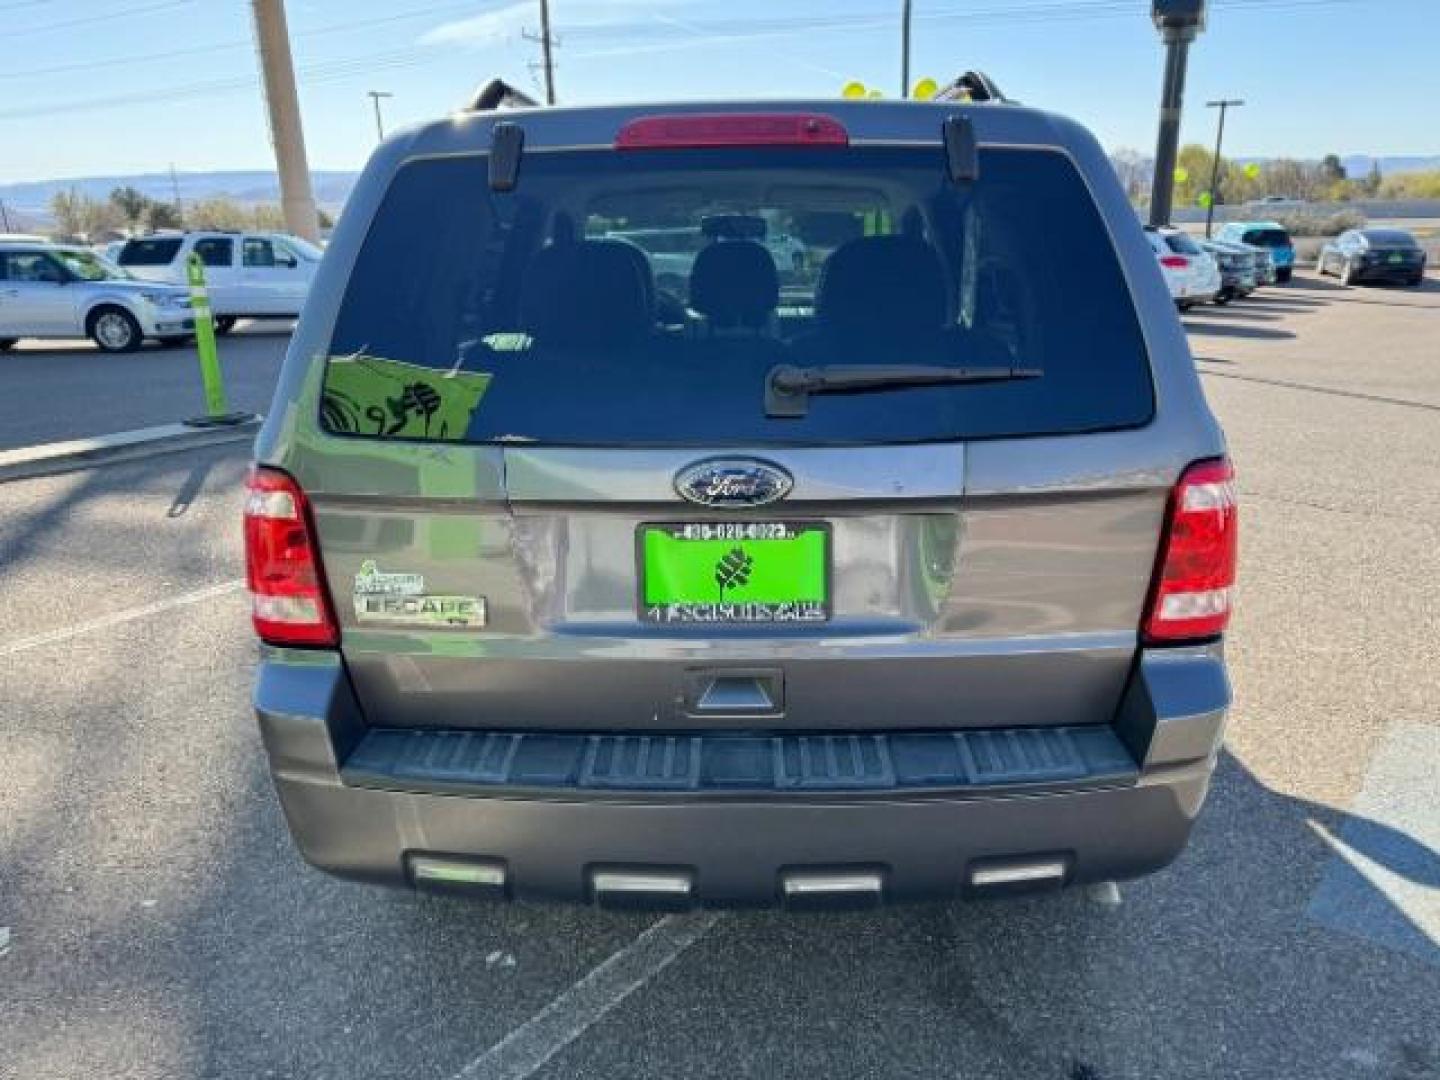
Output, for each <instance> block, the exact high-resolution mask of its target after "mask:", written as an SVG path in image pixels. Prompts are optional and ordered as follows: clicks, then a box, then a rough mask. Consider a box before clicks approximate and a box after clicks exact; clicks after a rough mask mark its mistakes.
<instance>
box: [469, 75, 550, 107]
mask: <svg viewBox="0 0 1440 1080" xmlns="http://www.w3.org/2000/svg"><path fill="white" fill-rule="evenodd" d="M539 104H540V103H539V102H538V101H536V100H535V99H534V98H532V97H531V96H530V95H529V94H527V93H525V92H524V91H523V90H516V89H515V87H513V86H511V85H510V84H509V83H507V82H506V81H505V80H504V79H491V80H490V81H489V82H487V83H486V84H485V85H484V86H482V87H480V89H479V90H476V91H475V96H474V97H472V98H471V99H470V104H468V105H466V106H465V110H464V111H465V112H491V111H493V110H495V109H526V108H533V107H535V106H537V105H539Z"/></svg>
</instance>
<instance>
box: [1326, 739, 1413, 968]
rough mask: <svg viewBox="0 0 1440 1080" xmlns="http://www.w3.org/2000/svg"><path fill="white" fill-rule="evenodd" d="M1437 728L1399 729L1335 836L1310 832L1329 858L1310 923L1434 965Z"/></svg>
mask: <svg viewBox="0 0 1440 1080" xmlns="http://www.w3.org/2000/svg"><path fill="white" fill-rule="evenodd" d="M1437 760H1440V728H1436V727H1434V726H1433V725H1431V724H1419V723H1416V724H1403V725H1400V726H1397V727H1396V728H1394V729H1393V730H1392V731H1391V732H1390V733H1389V735H1388V736H1387V737H1386V739H1385V741H1384V743H1382V744H1381V746H1380V748H1379V749H1378V751H1377V752H1376V754H1375V758H1374V760H1373V761H1372V762H1371V763H1370V768H1369V770H1368V772H1367V775H1366V777H1365V786H1364V787H1363V788H1362V789H1361V791H1360V794H1359V795H1358V796H1357V797H1356V799H1355V805H1354V807H1353V808H1352V809H1351V811H1350V813H1349V814H1347V815H1346V816H1345V819H1344V821H1343V823H1342V824H1341V826H1340V828H1339V830H1338V832H1331V831H1330V830H1328V829H1326V828H1325V827H1323V826H1322V825H1320V824H1319V823H1318V822H1313V821H1312V822H1311V828H1312V829H1314V830H1315V832H1316V833H1317V834H1318V835H1319V836H1320V838H1321V839H1322V840H1324V841H1325V842H1326V843H1327V844H1328V845H1329V846H1330V847H1331V849H1332V850H1333V851H1334V852H1335V855H1334V857H1332V858H1331V860H1330V862H1329V864H1328V865H1327V866H1326V870H1325V876H1324V877H1323V878H1321V880H1320V884H1319V886H1318V887H1317V888H1316V889H1315V892H1314V894H1313V895H1312V896H1311V898H1310V906H1309V908H1308V909H1307V912H1306V913H1307V914H1308V915H1309V917H1310V918H1311V919H1313V920H1315V921H1316V922H1319V923H1322V924H1324V925H1325V926H1328V927H1331V928H1332V929H1335V930H1340V931H1343V932H1344V933H1347V934H1352V935H1354V936H1356V937H1360V938H1365V939H1368V940H1369V941H1372V942H1374V943H1375V944H1377V945H1383V946H1385V947H1386V948H1389V949H1394V950H1396V951H1398V952H1405V953H1409V954H1411V955H1412V956H1416V957H1418V958H1419V959H1421V960H1425V961H1427V962H1429V963H1431V964H1437V965H1440V794H1437V792H1436V790H1435V762H1436V761H1437Z"/></svg>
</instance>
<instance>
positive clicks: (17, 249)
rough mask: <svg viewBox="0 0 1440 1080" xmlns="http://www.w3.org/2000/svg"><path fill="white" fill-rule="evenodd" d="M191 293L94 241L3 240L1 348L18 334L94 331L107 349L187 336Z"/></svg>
mask: <svg viewBox="0 0 1440 1080" xmlns="http://www.w3.org/2000/svg"><path fill="white" fill-rule="evenodd" d="M194 329H195V323H194V319H193V317H192V315H191V312H190V294H189V292H188V291H187V290H185V289H182V288H177V287H176V286H174V285H162V284H156V283H154V282H149V281H137V280H135V279H134V278H132V277H130V276H129V275H128V274H126V273H125V271H123V270H121V269H120V268H119V267H117V266H115V265H114V264H113V263H109V262H107V261H105V260H104V259H102V258H101V257H100V256H98V255H96V254H95V253H94V252H93V251H91V250H90V249H89V248H83V247H71V246H68V245H65V244H50V243H47V242H45V241H39V242H34V243H32V242H23V241H21V242H16V241H0V352H3V351H5V350H6V349H9V348H10V347H11V346H12V345H14V344H15V342H16V341H18V340H19V339H20V338H77V337H88V338H90V339H91V340H92V341H94V342H95V344H96V345H98V346H100V348H102V349H104V350H105V351H106V352H133V351H134V350H135V349H138V348H139V347H140V343H141V342H142V341H143V340H144V339H145V338H158V339H159V340H160V341H162V342H165V343H179V342H183V341H186V340H188V339H189V337H190V335H191V333H192V332H193V331H194Z"/></svg>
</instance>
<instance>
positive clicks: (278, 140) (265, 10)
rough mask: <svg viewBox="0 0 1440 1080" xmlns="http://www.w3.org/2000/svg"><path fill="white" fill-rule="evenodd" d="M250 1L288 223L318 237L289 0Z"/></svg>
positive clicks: (299, 233) (306, 235) (309, 236)
mask: <svg viewBox="0 0 1440 1080" xmlns="http://www.w3.org/2000/svg"><path fill="white" fill-rule="evenodd" d="M251 4H252V6H253V8H254V13H255V42H256V46H257V48H258V49H259V52H260V70H261V73H262V75H263V77H264V81H265V100H266V103H267V104H268V106H269V111H270V136H271V141H272V142H273V143H274V144H275V166H276V169H277V171H278V172H279V174H280V206H281V209H282V210H283V211H284V213H285V227H286V228H287V229H288V230H289V231H290V232H292V233H294V234H295V235H296V236H303V237H304V238H305V239H306V240H311V241H318V240H319V239H320V218H319V215H318V213H317V212H316V209H315V194H314V192H313V191H312V190H311V187H310V166H309V164H308V162H306V160H305V133H304V131H303V130H302V129H301V126H300V98H299V95H298V94H297V93H296V92H295V62H294V60H293V58H292V57H291V55H290V31H289V29H288V28H287V27H286V25H285V0H251Z"/></svg>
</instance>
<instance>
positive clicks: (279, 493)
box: [245, 466, 340, 645]
mask: <svg viewBox="0 0 1440 1080" xmlns="http://www.w3.org/2000/svg"><path fill="white" fill-rule="evenodd" d="M245 489H246V498H245V574H246V577H247V579H248V582H249V586H250V596H251V601H252V617H253V619H254V622H255V632H256V633H257V634H259V635H260V638H261V640H263V641H267V642H269V643H270V644H272V645H336V644H339V641H340V631H339V628H338V627H337V626H336V624H335V616H334V615H333V614H332V613H331V611H330V603H329V601H328V600H327V598H326V595H325V586H324V584H323V578H322V576H321V573H320V553H319V550H318V548H317V547H316V544H315V530H314V527H313V525H312V523H311V519H310V510H309V507H308V506H307V504H306V501H305V493H304V492H303V491H301V490H300V485H299V484H297V483H296V482H295V481H294V480H293V479H292V478H291V477H289V476H287V475H286V474H285V473H283V472H280V471H279V470H278V469H267V468H264V467H262V466H256V467H255V468H254V469H251V470H250V476H249V478H248V479H247V480H246V483H245Z"/></svg>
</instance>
